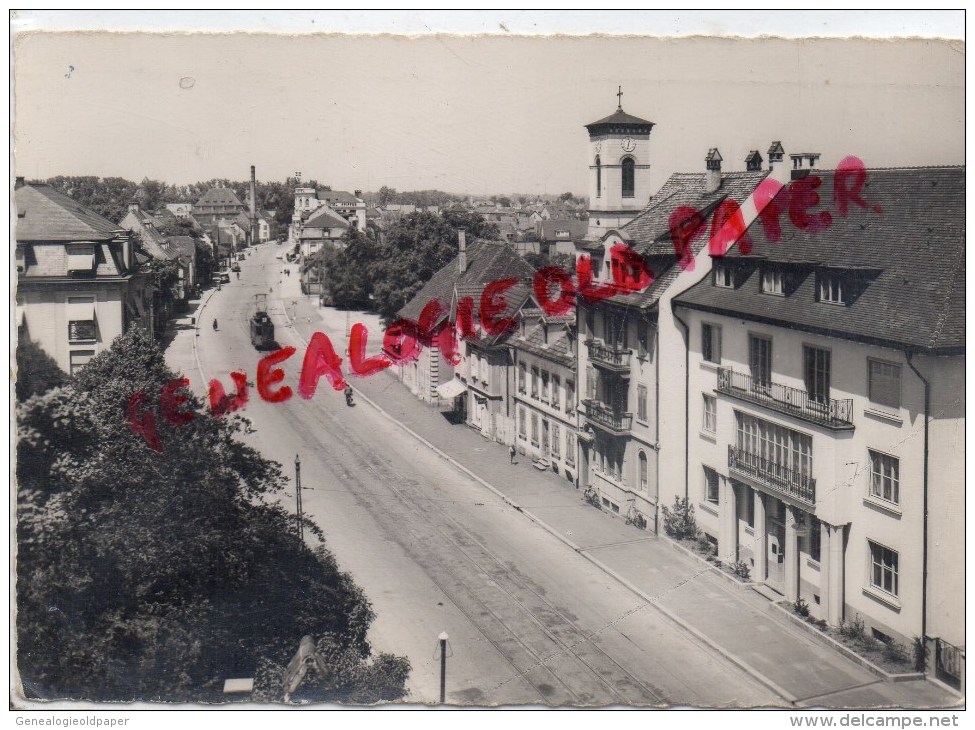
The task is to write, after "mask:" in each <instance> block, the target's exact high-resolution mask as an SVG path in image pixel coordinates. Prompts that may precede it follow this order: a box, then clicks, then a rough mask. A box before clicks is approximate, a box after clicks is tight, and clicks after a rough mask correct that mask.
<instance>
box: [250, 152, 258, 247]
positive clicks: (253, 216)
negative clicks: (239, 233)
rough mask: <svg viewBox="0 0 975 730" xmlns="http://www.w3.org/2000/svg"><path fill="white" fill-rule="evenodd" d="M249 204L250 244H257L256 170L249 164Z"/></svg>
mask: <svg viewBox="0 0 975 730" xmlns="http://www.w3.org/2000/svg"><path fill="white" fill-rule="evenodd" d="M250 198H251V199H250V206H251V245H252V246H254V245H256V244H257V239H258V238H259V236H260V234H259V232H258V227H257V172H256V170H255V169H254V166H253V165H251V195H250Z"/></svg>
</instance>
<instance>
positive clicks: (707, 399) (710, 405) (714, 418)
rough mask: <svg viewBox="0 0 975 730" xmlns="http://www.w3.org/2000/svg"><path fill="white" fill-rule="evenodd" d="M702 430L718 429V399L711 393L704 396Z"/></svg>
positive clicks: (712, 430)
mask: <svg viewBox="0 0 975 730" xmlns="http://www.w3.org/2000/svg"><path fill="white" fill-rule="evenodd" d="M704 430H705V431H707V432H708V433H714V432H715V431H717V430H718V399H717V398H715V397H714V396H713V395H706V396H704Z"/></svg>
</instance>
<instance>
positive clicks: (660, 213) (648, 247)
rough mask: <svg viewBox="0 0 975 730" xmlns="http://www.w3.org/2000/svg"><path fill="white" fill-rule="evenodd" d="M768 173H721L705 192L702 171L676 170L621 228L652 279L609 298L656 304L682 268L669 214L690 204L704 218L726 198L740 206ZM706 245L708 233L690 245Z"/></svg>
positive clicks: (617, 300)
mask: <svg viewBox="0 0 975 730" xmlns="http://www.w3.org/2000/svg"><path fill="white" fill-rule="evenodd" d="M767 175H768V171H764V172H726V173H722V175H721V185H720V187H719V188H718V189H717V190H716V191H714V192H713V193H708V192H706V191H705V187H704V182H705V175H704V173H688V172H676V173H674V174H673V175H671V176H670V178H669V179H668V180H667V182H665V183H664V185H663V187H661V188H660V190H659V191H658V192H657V193H656V194H655V195H654V196H653V197H652V198H650V202H649V203H648V204H647V205H646V207H645V208H644V209H643V211H642V212H641V213H640V215H639V216H637V217H636V218H634V219H633V220H632V221H631V222H630V223H628V224H627V225H626V226H624V227H623V228H622V229H621V230H620V233H621V234H622V236H623V238H624V239H626V240H627V241H628V242H629V243H630V245H631V246H632V247H633V249H634V250H636V251H637V252H638V253H640V254H642V255H643V256H644V258H645V259H647V260H648V263H649V264H650V268H651V269H652V271H653V273H654V276H655V279H654V282H653V284H652V285H651V286H650V287H648V288H647V289H645V290H644V291H642V292H639V293H636V294H619V295H617V296H615V297H612V298H611V299H610V300H609V301H611V302H615V303H619V304H626V305H628V306H636V307H641V308H645V307H649V306H652V305H653V304H656V302H657V300H658V299H659V298H660V295H661V294H663V292H665V291H666V290H667V287H668V286H670V285H671V283H673V281H674V280H675V279H676V278H677V277H678V276H679V275H680V273H681V271H682V269H681V268H680V266H679V265H678V264H677V257H676V256H675V255H674V244H673V241H672V240H671V237H670V214H671V213H673V212H674V210H676V209H677V208H678V207H679V206H690V207H692V208H694V209H696V210H698V211H700V212H701V214H702V215H704V216H705V217H707V216H708V213H710V211H711V210H713V209H714V208H715V206H717V205H718V203H720V202H721V201H722V200H725V199H729V198H730V199H732V200H734V201H735V202H737V203H738V204H739V205H740V204H741V203H743V202H744V201H745V200H747V199H748V196H750V195H751V194H752V191H753V190H754V189H755V187H756V186H757V185H758V184H759V183H760V182H761V181H762V180H763V179H765V177H766V176H767ZM706 245H707V235H702V236H700V237H698V238H696V239H695V240H694V242H693V244H692V247H693V249H694V253H695V254H697V253H698V252H699V251H700V250H701V249H702V248H703V247H704V246H706Z"/></svg>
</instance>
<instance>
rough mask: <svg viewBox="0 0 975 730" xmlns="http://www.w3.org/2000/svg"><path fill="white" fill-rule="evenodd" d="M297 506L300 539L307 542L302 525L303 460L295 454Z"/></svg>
mask: <svg viewBox="0 0 975 730" xmlns="http://www.w3.org/2000/svg"><path fill="white" fill-rule="evenodd" d="M295 506H296V508H297V509H296V512H297V515H298V539H299V540H301V541H302V542H304V541H305V530H304V526H303V525H302V524H301V458H300V457H299V456H298V454H295Z"/></svg>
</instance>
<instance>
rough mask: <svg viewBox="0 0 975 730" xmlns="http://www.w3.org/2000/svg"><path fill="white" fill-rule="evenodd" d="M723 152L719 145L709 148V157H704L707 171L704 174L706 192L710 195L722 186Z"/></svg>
mask: <svg viewBox="0 0 975 730" xmlns="http://www.w3.org/2000/svg"><path fill="white" fill-rule="evenodd" d="M721 159H722V158H721V153H720V152H718V148H717V147H712V148H711V149H709V150H708V154H707V157H705V158H704V162H705V167H706V168H707V169H706V172H705V175H704V192H705V194H706V195H710V194H711V193H713V192H716V191H717V189H718V188H720V187H721Z"/></svg>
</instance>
